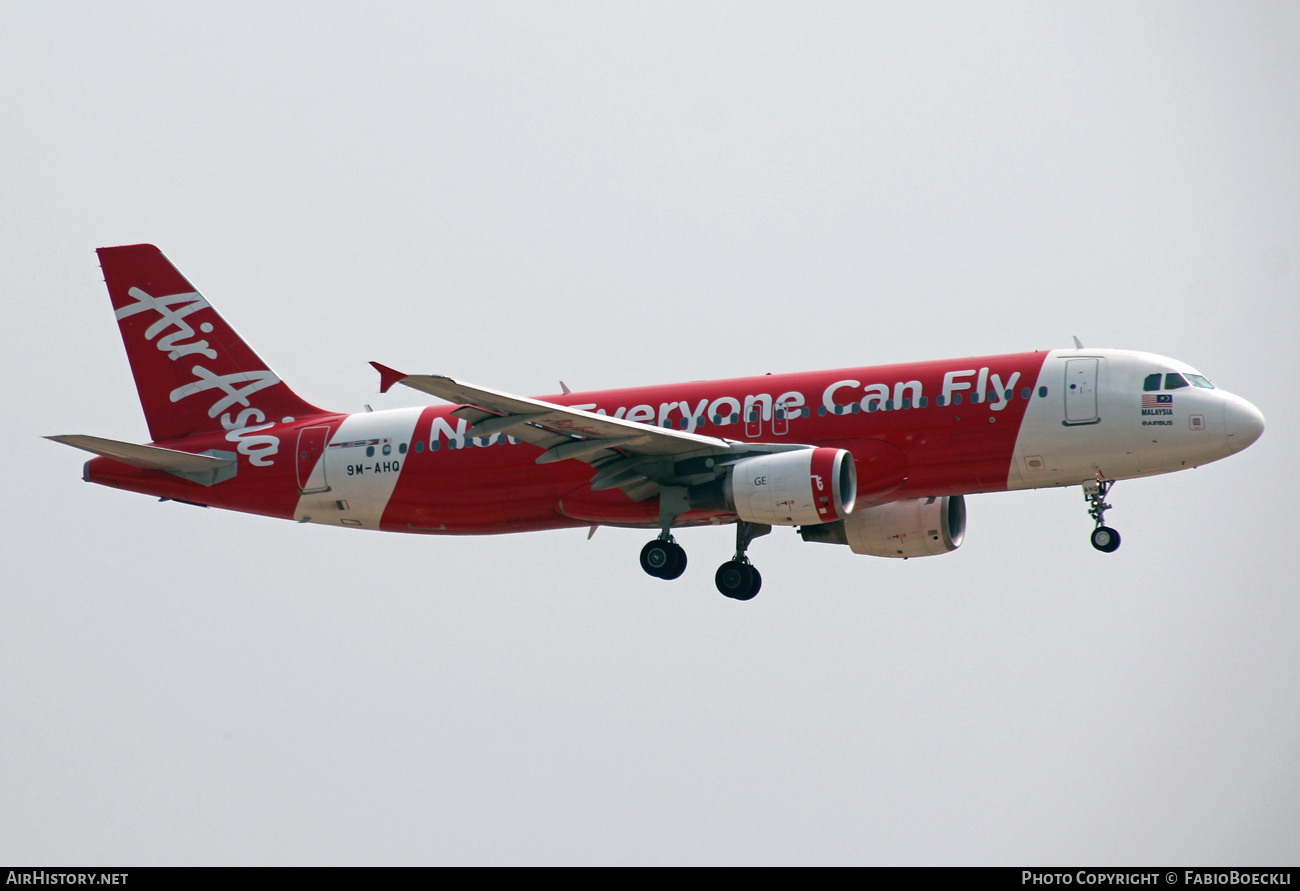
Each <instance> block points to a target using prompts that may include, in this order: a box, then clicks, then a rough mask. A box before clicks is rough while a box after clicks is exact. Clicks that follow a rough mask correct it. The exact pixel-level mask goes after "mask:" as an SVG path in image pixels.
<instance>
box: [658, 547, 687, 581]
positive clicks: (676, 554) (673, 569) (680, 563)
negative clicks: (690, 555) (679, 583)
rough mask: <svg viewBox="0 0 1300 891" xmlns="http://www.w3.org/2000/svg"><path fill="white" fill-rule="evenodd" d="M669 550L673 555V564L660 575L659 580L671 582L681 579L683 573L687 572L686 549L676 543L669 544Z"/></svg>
mask: <svg viewBox="0 0 1300 891" xmlns="http://www.w3.org/2000/svg"><path fill="white" fill-rule="evenodd" d="M668 550H669V551H670V553H671V554H672V558H673V559H672V562H671V564H670V565H669V566H667V567H665V568H664V570H663V571H662V572H660V573H659V578H661V579H663V580H664V581H668V582H671V581H672V580H673V579H677V578H681V577H682V573H683V572H685V571H686V549H685V548H683V547H682V546H681V545H679V544H677V542H675V541H670V542H668Z"/></svg>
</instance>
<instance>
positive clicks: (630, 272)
mask: <svg viewBox="0 0 1300 891" xmlns="http://www.w3.org/2000/svg"><path fill="white" fill-rule="evenodd" d="M0 123H2V124H3V126H0V156H2V157H3V161H4V163H3V165H2V166H0V200H2V205H3V208H4V211H3V213H0V231H2V237H0V285H2V286H3V300H4V304H3V305H4V308H5V310H6V312H7V320H8V324H7V325H6V326H5V333H4V334H3V335H0V337H3V344H4V346H3V349H2V350H0V357H2V359H0V361H3V370H4V373H5V379H6V380H7V381H8V382H9V384H10V390H9V398H8V400H7V404H6V410H5V418H6V420H5V421H4V425H5V427H4V429H5V431H6V434H7V435H6V437H5V438H6V441H7V446H6V448H5V451H4V455H5V457H6V465H7V480H8V482H7V484H6V486H5V491H7V492H9V493H10V495H9V505H10V508H11V509H10V510H9V511H8V513H7V515H6V516H5V518H4V520H3V521H2V522H3V535H0V554H2V555H3V560H2V561H0V567H3V568H2V569H0V572H2V573H3V575H2V576H0V578H3V585H2V586H0V587H2V590H0V610H2V612H0V620H2V621H3V628H4V633H3V639H4V644H3V646H0V715H3V717H2V718H0V862H10V863H13V862H27V863H48V864H52V865H53V864H79V863H95V864H146V863H380V862H392V863H557V862H588V863H813V862H815V863H1015V864H1021V863H1026V864H1027V863H1040V864H1061V863H1080V864H1147V865H1149V864H1153V863H1155V864H1159V863H1166V864H1178V863H1196V864H1252V863H1254V864H1268V865H1276V864H1291V865H1295V864H1296V863H1297V861H1300V856H1298V855H1300V843H1298V842H1297V839H1300V709H1297V707H1296V706H1297V702H1300V655H1298V654H1297V647H1296V640H1297V626H1298V623H1300V605H1298V604H1297V586H1296V582H1295V579H1294V561H1293V560H1292V559H1291V556H1292V555H1291V549H1292V548H1294V547H1295V546H1296V544H1295V541H1296V536H1297V533H1300V521H1298V520H1297V512H1296V510H1295V500H1296V496H1297V494H1300V492H1298V489H1300V486H1297V471H1296V463H1295V454H1296V449H1295V447H1294V443H1295V441H1296V421H1295V419H1294V416H1293V415H1291V414H1290V413H1289V407H1290V406H1291V405H1292V404H1293V403H1294V398H1293V397H1287V396H1286V395H1285V394H1286V392H1287V391H1288V390H1292V389H1294V379H1295V372H1294V370H1293V369H1291V368H1290V360H1291V357H1293V356H1294V354H1295V340H1296V337H1297V334H1300V324H1297V322H1298V321H1300V319H1298V312H1297V296H1300V6H1298V5H1297V4H1295V3H1289V2H1281V3H1261V2H1233V3H1197V2H1179V3H1139V2H1124V3H1098V2H1088V3H1051V4H1043V3H993V4H969V3H908V4H902V3H889V4H865V3H852V4H824V3H798V4H758V3H743V4H717V3H712V4H700V3H683V4H670V3H655V4H630V3H624V4H619V3H591V4H587V3H565V4H493V3H465V4H444V3H419V4H409V5H396V4H379V5H376V4H365V5H361V4H356V5H349V6H344V5H337V4H334V5H329V4H317V3H311V4H299V5H292V4H280V3H277V4H265V3H258V4H235V3H225V4H176V3H165V4H164V3H159V4H137V3H113V4H93V3H80V4H78V3H23V2H12V3H9V4H7V5H6V8H5V26H4V28H3V29H2V30H0ZM140 241H149V242H153V243H155V244H157V245H159V246H160V247H161V248H162V249H163V251H164V252H166V253H167V254H168V256H169V257H170V258H171V259H172V260H173V261H174V262H176V263H177V264H178V265H179V267H180V268H181V269H182V271H183V272H185V273H186V274H187V276H188V277H189V278H190V279H191V280H192V281H193V282H194V283H195V284H196V285H197V286H198V287H199V288H200V289H201V290H202V291H203V292H204V293H205V295H206V296H207V297H208V298H209V300H211V301H212V303H213V304H214V305H215V306H216V307H217V308H218V309H219V310H220V311H221V312H222V313H223V314H224V315H225V316H226V318H227V319H229V320H230V321H231V322H232V323H233V324H234V325H235V327H236V328H237V329H238V330H239V331H240V332H241V333H242V334H243V335H244V336H245V337H246V338H247V339H248V340H249V341H250V343H252V344H253V346H254V347H255V348H256V349H258V350H259V351H260V352H261V353H262V354H263V355H264V356H265V357H266V358H267V360H268V361H269V362H270V363H271V364H272V365H273V366H274V367H275V368H276V370H277V371H278V372H279V373H280V375H281V376H282V377H283V378H284V379H285V380H286V381H288V382H289V383H290V385H291V386H293V387H294V388H295V389H296V390H298V392H300V393H301V394H302V395H303V396H304V397H306V398H307V399H309V400H311V401H314V402H317V403H318V404H322V405H325V406H328V407H331V408H338V409H342V410H352V411H355V410H360V409H361V407H362V405H363V404H364V403H367V402H369V403H371V404H372V405H374V407H375V408H377V409H378V408H386V407H394V406H398V405H409V404H420V397H419V394H415V393H412V392H409V391H408V392H401V393H392V394H389V395H387V396H380V395H379V394H378V393H377V392H376V391H377V384H378V381H377V379H376V377H377V376H376V375H375V373H374V372H373V371H372V370H371V369H370V368H369V366H367V365H366V361H367V360H369V359H376V360H379V361H382V362H385V363H388V364H391V365H394V366H396V367H399V368H404V369H409V370H411V371H422V372H439V373H448V374H454V375H457V376H460V377H463V378H465V379H467V380H470V381H474V382H478V383H482V384H484V385H487V386H491V387H496V388H500V389H504V390H509V391H513V392H520V393H549V392H554V391H555V390H556V389H557V387H558V385H557V384H556V380H557V379H559V378H563V379H564V380H565V381H567V382H568V383H569V384H570V385H571V386H573V387H574V388H575V389H593V388H604V387H614V386H630V385H636V384H646V383H658V382H668V381H673V380H688V379H691V380H693V379H702V378H712V377H728V376H734V375H740V374H751V373H762V372H766V371H774V372H776V371H795V370H805V369H813V368H830V367H837V366H845V365H858V364H871V363H877V362H892V361H907V360H919V359H931V358H945V357H956V356H963V355H970V354H979V353H993V352H1008V351H1015V350H1022V349H1035V348H1042V349H1048V348H1053V347H1059V346H1068V345H1069V343H1070V340H1069V338H1070V336H1071V335H1074V334H1077V335H1078V336H1079V337H1080V338H1082V340H1083V342H1084V343H1085V344H1087V345H1089V346H1109V347H1118V348H1131V349H1145V350H1150V351H1152V352H1157V353H1162V354H1166V355H1171V356H1175V357H1178V358H1180V359H1182V360H1185V361H1187V362H1190V363H1192V364H1193V365H1195V366H1196V367H1198V368H1199V369H1200V370H1201V371H1202V372H1203V373H1205V374H1207V375H1208V376H1209V377H1210V378H1211V379H1212V380H1214V381H1215V382H1216V383H1218V384H1219V385H1220V386H1223V387H1226V388H1227V389H1229V390H1232V391H1234V392H1237V393H1240V394H1241V395H1243V396H1245V397H1246V398H1248V399H1250V400H1252V401H1253V402H1255V403H1256V404H1257V405H1258V406H1259V407H1260V408H1261V410H1262V411H1263V412H1264V414H1265V415H1266V417H1267V418H1268V423H1269V427H1268V430H1267V432H1266V433H1265V435H1264V437H1263V439H1261V440H1260V442H1259V443H1258V444H1256V445H1255V446H1254V447H1252V448H1251V449H1249V450H1248V451H1246V452H1245V453H1243V454H1241V455H1239V456H1235V457H1233V458H1231V459H1229V460H1227V461H1224V462H1222V463H1219V464H1213V465H1209V466H1206V467H1203V468H1200V469H1198V470H1194V471H1188V472H1185V473H1181V474H1175V475H1171V476H1166V477H1161V478H1156V479H1150V480H1143V481H1135V482H1131V483H1121V484H1120V485H1118V486H1117V487H1116V488H1115V490H1114V491H1113V493H1112V497H1111V499H1110V501H1111V503H1113V504H1114V505H1115V509H1114V510H1113V511H1112V512H1111V514H1110V516H1109V517H1108V519H1109V520H1111V521H1112V522H1113V525H1114V526H1116V527H1117V528H1118V529H1119V530H1120V531H1121V532H1122V533H1123V535H1124V547H1123V548H1122V549H1121V550H1120V551H1119V552H1118V553H1116V554H1114V555H1111V556H1104V555H1100V554H1098V553H1096V552H1094V551H1093V550H1092V548H1091V547H1089V546H1088V541H1087V533H1088V530H1089V528H1090V521H1089V520H1088V518H1087V516H1086V514H1085V510H1084V504H1083V500H1082V498H1081V497H1080V495H1079V492H1078V491H1077V490H1065V489H1061V490H1045V491H1039V492H1027V493H1017V494H1003V495H985V496H978V497H974V498H971V499H969V501H968V508H969V513H970V528H969V533H968V536H967V539H966V543H965V545H964V546H963V547H962V548H961V549H960V550H959V551H957V552H955V553H953V554H949V555H946V556H943V557H936V558H931V559H926V560H911V561H907V562H906V563H903V562H896V561H886V560H876V559H872V558H866V557H856V556H854V555H852V554H851V553H848V552H847V549H842V548H838V549H837V548H831V547H828V546H823V545H812V544H804V543H802V542H800V541H799V539H798V537H797V536H796V535H795V534H794V533H792V532H790V531H789V530H777V531H776V532H775V533H774V534H773V535H771V536H769V537H768V538H764V539H761V540H759V542H757V543H756V544H755V546H754V548H753V550H752V551H751V554H752V556H753V558H754V560H755V562H756V563H757V564H758V565H759V566H760V567H761V569H762V571H763V575H764V587H763V592H762V594H761V595H760V596H759V597H758V599H757V600H755V601H753V602H752V603H749V604H738V603H733V602H730V601H727V600H725V599H724V598H722V597H721V596H720V595H719V594H718V593H717V592H716V591H715V590H714V588H713V584H712V573H713V568H714V567H715V566H716V565H717V564H718V563H720V562H722V560H724V559H726V557H727V555H728V552H729V550H730V548H731V533H730V531H729V530H726V529H722V530H698V531H688V532H686V533H683V534H682V535H681V536H680V540H681V541H682V542H683V543H684V544H685V546H686V548H687V550H688V552H689V554H690V558H691V565H690V568H689V569H688V571H687V573H686V575H685V576H684V577H683V578H682V579H680V580H679V581H677V582H674V583H672V584H667V583H664V582H661V581H658V580H654V579H650V578H649V577H647V576H645V575H644V574H643V573H642V572H641V570H640V569H639V568H638V566H637V562H636V555H637V552H638V550H639V549H640V547H641V545H642V544H643V542H644V541H645V539H646V538H647V536H646V535H645V534H644V533H641V532H634V531H625V530H616V529H602V530H601V531H600V532H598V533H597V535H596V536H595V538H594V539H593V540H592V541H590V542H587V541H586V540H585V531H583V530H573V531H568V532H555V533H547V534H531V535H520V536H513V537H491V538H471V539H449V538H446V539H440V538H420V537H404V536H388V535H377V534H371V533H355V532H346V531H344V530H336V529H327V528H319V527H300V526H295V525H294V524H292V523H288V522H283V521H273V520H267V519H261V518H255V517H247V516H241V515H238V514H229V513H222V512H218V511H203V510H197V509H194V508H190V507H186V506H183V505H177V504H159V503H156V502H155V501H153V500H151V499H148V498H144V497H141V496H134V495H129V494H126V493H121V492H116V491H112V490H108V489H102V488H99V487H90V486H86V485H83V484H82V483H81V482H80V478H79V474H80V468H81V463H82V458H83V456H82V455H80V454H79V453H75V452H73V451H72V450H70V449H66V448H64V447H61V446H58V445H55V444H53V443H48V442H45V441H43V440H40V439H39V438H38V437H39V436H40V435H43V434H57V433H72V432H77V433H93V434H98V435H102V436H109V437H114V438H120V439H130V440H136V441H144V440H145V439H147V435H146V431H145V426H144V423H143V418H142V416H141V413H140V409H139V404H138V402H137V400H136V397H135V391H134V387H133V385H132V382H131V377H130V372H129V370H128V367H127V363H126V359H125V355H124V353H123V350H122V345H121V341H120V338H119V337H118V334H117V332H116V330H115V328H114V324H113V317H112V313H111V312H110V310H109V304H108V297H107V294H106V293H105V291H104V289H103V284H102V281H101V277H100V273H99V270H98V266H97V263H96V260H95V256H94V254H93V249H94V248H96V247H99V246H103V245H113V244H130V243H134V242H140ZM1287 455H1291V456H1292V457H1291V458H1290V459H1288V458H1287V457H1286V456H1287Z"/></svg>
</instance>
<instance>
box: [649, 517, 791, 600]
mask: <svg viewBox="0 0 1300 891" xmlns="http://www.w3.org/2000/svg"><path fill="white" fill-rule="evenodd" d="M771 531H772V527H771V526H768V525H767V524H766V523H746V522H743V521H741V522H738V523H736V555H735V557H733V558H732V559H731V560H729V561H727V562H726V563H723V564H722V565H721V566H719V567H718V571H717V573H716V574H715V575H714V577H713V580H714V582H715V583H716V584H717V586H718V590H719V591H721V592H722V593H723V594H724V595H726V596H727V597H730V598H731V599H732V600H753V599H754V595H756V594H758V589H759V588H761V587H763V577H762V576H761V575H759V573H758V570H757V569H755V568H754V564H752V563H750V562H749V558H748V557H746V556H745V551H746V550H747V549H748V548H749V545H750V542H752V541H753V540H754V539H756V538H758V537H759V536H760V535H767V534H768V533H769V532H771ZM641 568H642V569H644V570H645V571H646V572H647V573H648V574H649V575H652V576H654V577H655V578H657V579H665V580H672V579H675V578H679V577H680V576H681V574H682V573H683V572H685V571H686V551H685V550H683V549H682V546H681V545H679V544H678V543H677V542H676V541H675V540H674V539H673V537H672V535H671V534H670V533H669V532H668V531H667V530H664V531H663V532H661V533H659V537H658V538H656V539H654V540H653V541H648V542H646V545H645V547H643V548H642V549H641Z"/></svg>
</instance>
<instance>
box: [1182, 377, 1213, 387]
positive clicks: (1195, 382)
mask: <svg viewBox="0 0 1300 891" xmlns="http://www.w3.org/2000/svg"><path fill="white" fill-rule="evenodd" d="M1187 379H1188V380H1189V381H1191V382H1192V386H1193V387H1204V388H1205V389H1207V390H1213V389H1214V384H1212V383H1210V382H1209V381H1208V380H1206V379H1205V378H1204V377H1202V376H1201V375H1199V374H1189V375H1187Z"/></svg>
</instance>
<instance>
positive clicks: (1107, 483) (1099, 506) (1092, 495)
mask: <svg viewBox="0 0 1300 891" xmlns="http://www.w3.org/2000/svg"><path fill="white" fill-rule="evenodd" d="M1113 485H1115V481H1114V480H1088V481H1087V482H1085V483H1084V484H1083V497H1084V500H1086V501H1087V502H1088V516H1090V517H1092V518H1093V519H1094V520H1096V521H1097V528H1096V529H1093V530H1092V546H1093V547H1094V548H1096V549H1097V550H1099V551H1101V552H1102V553H1103V554H1109V553H1112V552H1113V551H1115V550H1118V549H1119V533H1118V532H1116V531H1115V530H1114V529H1111V528H1110V527H1109V526H1107V525H1106V520H1105V518H1106V511H1108V510H1110V507H1111V506H1110V505H1109V504H1107V503H1106V493H1107V492H1109V491H1110V487H1111V486H1113Z"/></svg>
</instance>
